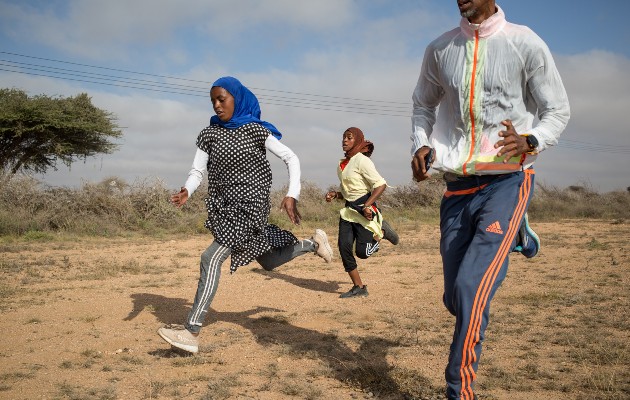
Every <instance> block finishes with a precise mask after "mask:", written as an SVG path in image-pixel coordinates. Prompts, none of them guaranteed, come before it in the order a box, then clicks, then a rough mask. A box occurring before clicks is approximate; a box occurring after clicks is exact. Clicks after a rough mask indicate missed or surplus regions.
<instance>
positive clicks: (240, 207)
mask: <svg viewBox="0 0 630 400" xmlns="http://www.w3.org/2000/svg"><path fill="white" fill-rule="evenodd" d="M210 100H211V101H212V108H213V109H214V112H215V113H216V115H214V116H213V117H212V118H211V119H210V125H209V126H208V127H206V128H205V129H203V130H202V131H201V133H199V136H198V137H197V152H196V153H195V159H194V160H193V168H192V170H191V171H190V173H189V174H188V179H187V180H186V183H185V185H184V186H183V187H182V188H181V190H180V191H179V193H176V194H174V195H172V196H171V202H172V203H173V204H174V205H176V206H178V207H181V206H182V205H183V204H184V203H186V201H187V200H188V197H189V196H191V195H192V194H193V192H194V191H195V190H196V189H197V188H198V187H199V184H200V183H201V180H202V178H203V174H204V172H206V171H207V173H208V197H207V198H206V199H205V203H206V207H207V209H208V218H207V220H206V223H205V226H206V228H208V230H209V231H210V233H212V235H213V237H214V241H213V242H212V244H210V246H209V247H208V248H207V249H206V250H205V251H204V252H203V254H202V255H201V264H200V276H199V282H198V284H197V293H196V295H195V300H194V302H193V306H192V309H191V311H190V313H189V314H188V318H187V319H186V322H185V325H184V326H185V329H172V328H166V327H165V328H160V329H159V330H158V333H159V335H160V336H161V337H162V338H163V339H164V340H166V341H167V342H168V343H170V344H171V345H172V346H174V347H177V348H179V349H182V350H185V351H188V352H191V353H196V352H197V351H198V350H199V343H198V339H197V336H198V335H199V332H200V330H201V327H202V325H203V322H204V320H205V318H206V315H207V312H208V308H209V307H210V303H211V302H212V299H213V298H214V294H215V293H216V291H217V287H218V284H219V277H220V275H221V265H222V264H223V262H224V261H225V260H226V259H227V258H228V256H230V260H231V264H230V271H231V272H232V273H233V272H236V270H237V268H238V267H240V266H243V265H246V264H249V263H250V262H251V261H253V260H256V261H257V262H258V263H259V264H260V265H261V266H262V267H263V268H264V269H265V270H268V271H271V270H273V269H274V268H276V267H278V266H280V265H282V264H284V263H286V262H288V261H290V260H292V259H294V258H296V257H298V256H301V255H304V254H312V253H315V254H317V255H318V256H320V257H322V258H323V259H324V260H325V261H326V262H330V261H331V260H332V248H331V247H330V244H329V243H328V238H327V236H326V233H325V232H324V231H323V230H321V229H316V230H315V233H314V235H313V236H312V237H311V238H310V239H304V240H298V239H297V238H296V237H295V236H294V235H293V234H292V233H291V232H289V231H286V230H282V229H280V228H279V227H277V226H276V225H273V224H269V222H268V219H269V211H270V209H271V199H270V190H271V166H270V165H269V161H268V160H267V150H269V152H271V153H273V154H274V155H276V156H277V157H279V158H280V159H282V160H283V161H284V162H285V163H286V165H287V169H288V170H289V189H288V192H287V195H286V197H285V198H284V199H283V200H282V204H281V205H280V207H281V209H283V210H284V211H286V212H287V214H288V216H289V219H290V220H291V222H293V223H295V224H299V223H300V218H301V217H300V213H299V211H298V209H297V200H298V197H299V194H300V162H299V160H298V158H297V156H296V155H295V153H293V151H291V149H289V148H288V147H287V146H285V145H283V144H281V143H280V141H279V140H278V139H280V138H281V137H282V135H281V134H280V131H278V129H276V127H275V126H273V125H272V124H270V123H269V122H265V121H261V119H260V106H259V104H258V99H256V96H254V94H253V93H252V92H251V91H250V90H249V89H247V88H246V87H245V86H243V85H242V84H241V83H240V82H239V81H238V80H237V79H236V78H232V77H224V78H221V79H218V80H217V81H216V82H215V83H214V84H213V85H212V88H211V90H210Z"/></svg>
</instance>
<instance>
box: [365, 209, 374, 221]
mask: <svg viewBox="0 0 630 400" xmlns="http://www.w3.org/2000/svg"><path fill="white" fill-rule="evenodd" d="M363 216H364V217H365V218H366V219H367V220H368V221H371V220H372V218H374V210H372V207H363Z"/></svg>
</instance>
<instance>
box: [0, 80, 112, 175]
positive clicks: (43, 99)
mask: <svg viewBox="0 0 630 400" xmlns="http://www.w3.org/2000/svg"><path fill="white" fill-rule="evenodd" d="M121 136H122V131H121V130H120V129H119V127H118V125H117V124H116V118H115V116H114V115H113V114H112V113H110V112H107V111H104V110H101V109H99V108H97V107H95V106H94V105H92V101H91V98H90V97H88V95H87V94H85V93H81V94H78V95H77V96H74V97H66V98H63V97H49V96H46V95H43V94H42V95H37V96H33V97H29V96H28V95H27V94H26V93H25V92H24V91H22V90H18V89H0V169H2V170H4V171H9V172H10V173H11V174H15V173H16V172H18V171H24V172H37V173H44V172H46V170H48V168H53V169H57V167H56V165H57V162H58V161H61V162H63V163H64V164H65V165H67V166H69V165H70V164H71V163H72V162H74V161H75V160H79V159H83V160H85V159H86V158H87V157H90V156H93V155H96V154H98V153H111V152H113V151H114V150H115V149H116V148H117V147H118V145H116V144H115V143H113V142H112V141H111V140H112V139H114V138H119V137H121Z"/></svg>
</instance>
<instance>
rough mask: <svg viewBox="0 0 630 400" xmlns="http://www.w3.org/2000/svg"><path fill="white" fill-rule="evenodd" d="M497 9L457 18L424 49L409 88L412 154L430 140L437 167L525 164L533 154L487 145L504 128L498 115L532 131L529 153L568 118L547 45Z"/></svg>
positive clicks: (549, 140)
mask: <svg viewBox="0 0 630 400" xmlns="http://www.w3.org/2000/svg"><path fill="white" fill-rule="evenodd" d="M497 9H498V10H497V12H496V13H495V14H494V15H493V16H492V17H490V18H488V19H487V20H485V21H484V22H483V23H481V24H479V25H475V24H470V23H469V22H468V20H467V19H466V18H462V20H461V22H460V26H459V28H456V29H454V30H452V31H450V32H447V33H445V34H443V35H442V36H440V37H439V38H437V39H436V40H434V41H433V42H432V43H431V44H429V46H428V47H427V50H426V52H425V55H424V60H423V63H422V71H421V73H420V78H419V79H418V84H417V86H416V88H415V90H414V92H413V104H414V106H413V116H412V125H413V133H412V135H411V140H412V142H413V145H412V154H414V153H415V152H416V150H417V149H419V148H420V147H422V146H430V147H433V148H434V149H435V150H436V160H435V162H434V164H433V168H435V169H437V170H441V171H444V172H452V173H455V174H458V175H491V174H503V173H507V172H513V171H517V170H520V169H521V168H527V167H529V166H530V165H532V164H533V162H534V161H535V160H536V156H537V155H536V154H527V155H523V156H519V157H513V158H512V159H510V160H509V162H508V163H503V162H502V158H499V157H497V156H496V154H497V152H498V151H499V150H500V149H495V148H494V144H495V143H496V142H497V141H498V140H500V139H501V138H500V137H499V131H501V130H504V129H506V128H505V127H504V126H503V125H501V121H503V120H506V119H510V120H512V123H513V125H514V128H515V129H516V132H517V133H519V134H531V135H534V136H535V137H536V139H538V143H539V145H538V149H537V152H540V151H543V150H545V149H546V148H548V147H550V146H553V145H555V144H556V143H557V142H558V137H559V136H560V134H561V133H562V131H563V130H564V128H565V127H566V125H567V123H568V121H569V116H570V110H569V101H568V98H567V94H566V91H565V89H564V86H563V84H562V80H561V79H560V74H559V73H558V70H557V69H556V66H555V63H554V61H553V58H552V56H551V52H550V51H549V48H548V47H547V45H546V44H545V43H544V42H543V41H542V39H540V37H538V36H537V35H536V34H535V33H534V32H532V31H531V30H530V29H529V28H527V27H525V26H521V25H516V24H512V23H509V22H507V21H506V20H505V14H504V13H503V10H501V8H499V7H497ZM438 105H439V112H438ZM434 124H435V126H434ZM534 125H535V126H534Z"/></svg>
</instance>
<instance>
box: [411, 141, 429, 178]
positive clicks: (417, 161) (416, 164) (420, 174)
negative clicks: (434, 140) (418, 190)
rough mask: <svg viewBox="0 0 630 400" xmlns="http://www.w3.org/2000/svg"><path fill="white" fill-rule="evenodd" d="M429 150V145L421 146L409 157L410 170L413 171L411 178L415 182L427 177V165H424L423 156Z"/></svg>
mask: <svg viewBox="0 0 630 400" xmlns="http://www.w3.org/2000/svg"><path fill="white" fill-rule="evenodd" d="M430 151H431V148H430V147H428V146H422V147H420V148H419V149H418V151H416V154H414V155H413V158H412V159H411V172H412V173H413V179H415V180H416V181H417V182H421V181H423V180H425V179H427V178H428V177H429V174H427V166H426V165H424V158H425V157H426V155H427V154H429V152H430Z"/></svg>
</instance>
